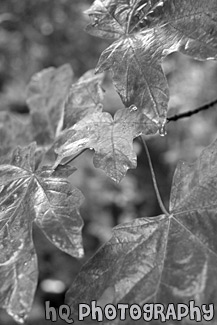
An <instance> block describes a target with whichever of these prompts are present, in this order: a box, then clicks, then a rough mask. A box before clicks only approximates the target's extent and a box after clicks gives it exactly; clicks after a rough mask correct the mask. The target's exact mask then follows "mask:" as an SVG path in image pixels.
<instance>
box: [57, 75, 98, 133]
mask: <svg viewBox="0 0 217 325" xmlns="http://www.w3.org/2000/svg"><path fill="white" fill-rule="evenodd" d="M103 77H104V75H103V74H97V75H95V73H94V70H89V71H87V72H86V73H85V74H84V75H83V76H82V77H81V78H80V79H79V80H78V81H77V82H76V83H74V84H73V85H72V86H71V88H70V91H69V93H68V96H67V99H66V101H65V105H64V110H63V118H62V121H60V124H61V125H60V126H59V129H60V130H64V129H66V128H67V129H68V128H70V127H71V126H73V125H74V124H76V123H77V122H79V121H80V120H81V119H83V118H84V117H85V116H86V115H88V114H92V113H94V111H95V110H96V107H97V105H98V104H100V103H102V101H103V97H104V96H103V90H102V88H101V84H102V81H103Z"/></svg>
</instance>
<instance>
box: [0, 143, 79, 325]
mask: <svg viewBox="0 0 217 325" xmlns="http://www.w3.org/2000/svg"><path fill="white" fill-rule="evenodd" d="M35 151H36V145H35V144H34V143H33V144H31V145H30V146H28V147H26V148H20V147H18V148H17V149H16V150H15V151H14V152H13V155H12V158H11V161H10V164H4V165H0V243H1V244H0V248H1V249H0V306H1V307H3V308H5V309H6V310H7V312H8V313H9V314H10V315H12V316H13V317H14V319H15V320H17V321H19V322H23V320H24V318H25V317H26V315H27V314H28V312H29V311H30V309H31V305H32V302H33V298H34V292H35V289H36V286H37V275H38V270H37V258H36V254H35V249H34V245H33V241H32V223H33V221H35V222H36V224H37V225H38V226H39V227H40V228H41V229H42V231H43V232H44V234H45V235H46V237H47V238H48V239H49V240H50V241H51V242H52V243H53V244H54V245H56V246H57V247H58V248H59V249H61V250H63V251H64V252H66V253H68V254H70V255H72V256H75V257H82V255H83V247H82V237H81V229H82V225H83V223H82V219H81V217H80V214H79V210H78V209H79V206H80V204H81V202H82V199H83V196H82V194H81V193H80V191H79V190H77V189H75V188H73V187H72V186H71V184H70V183H69V182H68V181H67V179H66V177H67V176H69V174H71V173H72V172H73V171H74V169H71V168H70V167H61V166H59V167H58V168H57V170H56V171H53V170H52V169H51V168H50V167H46V166H44V167H43V168H41V169H38V170H36V168H35V157H34V156H35Z"/></svg>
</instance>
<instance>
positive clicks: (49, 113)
mask: <svg viewBox="0 0 217 325" xmlns="http://www.w3.org/2000/svg"><path fill="white" fill-rule="evenodd" d="M72 81H73V71H72V69H71V66H70V65H69V64H64V65H62V66H61V67H59V68H48V69H44V70H42V71H41V72H39V73H36V74H35V75H34V76H33V77H32V79H31V81H30V83H29V85H28V88H27V96H26V97H27V99H26V101H27V105H28V106H29V108H30V113H31V118H32V129H33V135H34V139H35V140H36V141H37V143H38V144H41V145H44V144H48V143H50V142H52V141H53V139H54V138H55V134H56V130H57V126H58V123H59V119H60V117H61V114H62V110H63V107H64V102H65V99H66V98H67V95H68V92H69V89H70V86H71V84H72Z"/></svg>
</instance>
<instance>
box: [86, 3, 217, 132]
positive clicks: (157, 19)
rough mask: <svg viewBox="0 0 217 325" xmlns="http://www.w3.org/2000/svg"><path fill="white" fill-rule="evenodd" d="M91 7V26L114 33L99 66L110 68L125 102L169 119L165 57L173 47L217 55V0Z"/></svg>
mask: <svg viewBox="0 0 217 325" xmlns="http://www.w3.org/2000/svg"><path fill="white" fill-rule="evenodd" d="M87 13H88V14H89V15H90V17H91V19H92V20H93V23H92V24H90V25H89V26H88V27H87V31H88V32H90V33H91V34H92V35H95V36H99V37H105V38H112V39H115V42H114V43H113V44H112V45H111V46H109V47H108V48H107V49H106V50H105V51H104V52H103V53H102V55H101V57H100V60H99V63H98V66H97V69H96V71H98V72H102V71H104V70H106V69H110V70H111V71H112V74H113V81H114V85H115V88H116V90H117V92H118V93H119V95H120V97H121V99H122V101H123V103H124V104H125V105H126V106H130V105H135V106H136V107H137V108H138V109H139V110H140V111H143V112H144V113H145V114H146V115H147V116H148V117H149V118H150V119H153V120H154V121H155V122H157V123H159V127H161V126H162V125H163V124H165V119H166V115H167V106H168V100H169V92H168V85H167V82H166V78H165V75H164V72H163V70H162V67H161V62H162V60H163V58H164V57H165V56H166V55H168V54H169V53H171V52H174V51H181V52H182V53H184V54H188V55H191V56H193V57H194V58H197V59H203V60H204V59H211V58H212V59H216V58H217V54H216V53H217V41H216V40H217V37H216V36H217V24H216V21H217V4H216V1H215V0H208V1H203V0H198V1H196V2H193V1H179V0H170V1H168V0H164V1H143V0H130V1H128V0H119V1H115V0H95V2H94V3H93V5H92V6H91V8H90V9H89V10H88V11H87Z"/></svg>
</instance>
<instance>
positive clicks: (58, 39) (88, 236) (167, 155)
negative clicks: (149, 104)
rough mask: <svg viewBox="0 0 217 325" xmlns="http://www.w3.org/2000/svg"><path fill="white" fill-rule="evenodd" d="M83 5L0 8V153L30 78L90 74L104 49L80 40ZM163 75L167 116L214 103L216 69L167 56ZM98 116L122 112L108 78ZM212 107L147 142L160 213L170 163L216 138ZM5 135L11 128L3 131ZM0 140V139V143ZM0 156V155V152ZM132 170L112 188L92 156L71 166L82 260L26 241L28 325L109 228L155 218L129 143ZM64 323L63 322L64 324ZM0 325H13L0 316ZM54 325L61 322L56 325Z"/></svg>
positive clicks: (13, 0) (67, 1) (142, 165)
mask: <svg viewBox="0 0 217 325" xmlns="http://www.w3.org/2000/svg"><path fill="white" fill-rule="evenodd" d="M91 2H92V1H91V0H37V1H35V0H20V1H17V0H1V2H0V146H2V147H3V146H4V139H3V136H2V135H1V129H3V128H4V127H5V124H4V123H5V122H4V121H5V120H4V118H2V117H1V115H2V114H5V112H8V111H10V112H12V113H13V116H14V118H15V119H16V118H19V119H25V116H26V114H28V107H27V105H26V103H25V89H26V85H27V84H28V82H29V80H30V78H31V76H32V75H33V74H34V73H35V72H38V71H40V70H42V69H43V68H46V67H49V66H55V67H58V66H60V65H62V64H64V63H67V62H68V63H70V64H71V65H72V68H73V70H74V74H75V76H76V77H80V76H81V75H82V74H83V73H84V72H85V71H87V70H88V69H92V68H94V67H95V65H96V63H97V60H98V58H99V55H100V53H101V52H102V51H103V49H105V48H106V46H107V45H108V44H109V43H108V42H107V41H105V40H102V39H96V38H94V37H92V36H90V35H88V34H87V33H86V32H85V31H84V28H85V26H86V25H87V22H88V17H86V15H85V14H83V12H84V10H85V9H87V8H88V7H89V5H90V4H91ZM163 68H164V71H165V73H166V76H167V79H168V83H169V86H170V103H169V113H168V116H172V115H174V114H178V113H180V112H184V111H188V110H191V109H194V108H196V107H199V106H201V105H203V104H205V103H207V102H211V101H212V100H214V99H216V98H217V64H216V62H214V61H207V62H198V61H195V60H193V59H190V58H189V57H186V56H183V55H181V54H179V53H174V54H172V55H170V56H168V57H167V58H166V59H165V61H164V63H163ZM104 89H105V90H106V93H105V101H104V109H105V110H106V111H109V112H111V113H112V114H113V113H114V112H115V111H116V110H117V109H119V108H120V107H122V103H121V101H120V99H119V97H118V95H117V94H116V93H115V91H114V89H113V86H112V83H111V78H110V75H109V73H108V74H107V75H106V78H105V82H104ZM216 110H217V106H214V107H213V108H210V109H209V110H208V111H204V112H201V113H199V114H197V115H195V116H193V117H191V118H188V119H183V120H179V121H177V122H170V123H168V126H167V132H168V134H167V136H166V137H164V138H162V137H160V136H159V135H156V136H152V137H148V138H147V141H148V146H149V149H150V154H151V157H152V160H153V165H154V168H155V172H156V176H157V181H158V184H159V189H160V192H161V194H162V198H163V201H164V202H165V205H166V206H167V207H168V202H169V194H170V186H171V182H172V175H173V172H174V169H175V166H176V164H177V161H178V160H180V159H182V160H187V161H192V162H193V161H194V159H196V158H197V157H198V155H199V153H200V152H201V150H202V149H203V148H204V146H206V145H208V144H209V143H210V142H211V141H212V140H213V139H214V138H215V137H216V126H217V114H216ZM8 132H9V133H10V134H12V135H13V126H11V125H9V126H8ZM1 137H2V139H1ZM0 149H2V148H0ZM135 150H136V151H137V153H138V168H137V169H135V170H130V171H129V172H128V174H127V176H126V177H125V179H124V180H123V181H122V182H121V183H120V184H115V183H114V182H113V181H111V180H109V179H108V178H107V177H106V176H105V175H104V174H103V172H101V171H100V170H97V169H95V168H94V167H93V164H92V153H91V152H88V151H87V152H85V153H84V154H83V155H82V156H80V157H79V158H78V159H77V160H76V161H75V165H76V166H77V168H78V171H77V173H75V174H73V176H72V177H71V181H72V183H73V185H75V186H77V187H78V188H79V189H81V191H82V192H83V194H84V195H85V197H86V201H85V203H84V204H83V206H82V208H81V214H82V217H83V219H84V221H85V227H84V231H83V235H84V247H85V252H86V256H85V258H83V259H82V260H76V259H74V258H72V257H70V256H68V255H66V254H64V253H62V252H61V251H58V250H57V249H56V248H55V247H54V246H53V245H52V244H50V243H49V242H48V241H47V239H45V238H44V236H43V235H42V234H41V233H40V232H39V230H38V229H37V228H36V227H35V229H34V241H35V245H36V249H37V253H38V260H39V271H40V276H39V284H38V290H37V293H36V297H35V303H34V306H33V309H32V313H31V315H30V318H29V320H28V324H37V323H38V322H39V321H40V324H43V323H44V324H49V321H44V302H45V301H46V300H50V301H51V305H53V306H55V307H58V306H59V305H60V304H62V303H63V302H64V293H65V291H66V290H67V288H68V287H69V286H70V284H71V283H72V281H73V280H74V279H75V276H76V274H77V273H78V272H79V269H80V267H81V266H82V265H83V263H85V261H86V260H87V259H88V258H89V257H90V256H92V255H93V254H94V252H95V251H96V249H97V248H99V246H100V245H102V244H103V243H104V242H105V241H106V240H108V239H109V238H110V236H111V229H112V227H114V226H115V225H117V224H119V223H121V222H125V221H130V220H132V219H134V218H140V217H143V216H155V215H158V214H160V213H161V211H160V208H159V206H158V203H157V200H156V197H155V193H154V190H153V186H152V180H151V175H150V171H149V168H148V163H147V158H146V156H145V153H144V150H143V148H142V146H141V144H140V142H139V141H137V140H136V141H135ZM64 323H65V322H64ZM0 324H1V325H4V324H14V322H13V321H12V320H11V318H10V317H9V316H7V315H6V314H5V312H4V311H3V310H1V311H0ZM59 324H61V321H59Z"/></svg>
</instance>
